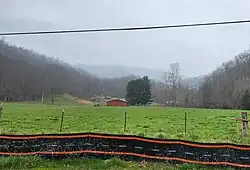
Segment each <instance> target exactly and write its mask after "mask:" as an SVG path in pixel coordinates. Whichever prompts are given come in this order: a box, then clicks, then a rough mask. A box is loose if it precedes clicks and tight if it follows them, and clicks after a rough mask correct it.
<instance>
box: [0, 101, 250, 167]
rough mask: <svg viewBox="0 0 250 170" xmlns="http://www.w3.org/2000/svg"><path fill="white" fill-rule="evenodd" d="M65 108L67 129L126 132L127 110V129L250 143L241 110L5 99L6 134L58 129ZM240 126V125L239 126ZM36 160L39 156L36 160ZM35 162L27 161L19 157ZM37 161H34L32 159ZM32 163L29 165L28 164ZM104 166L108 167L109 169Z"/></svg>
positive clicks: (116, 163) (5, 162) (5, 161)
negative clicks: (97, 105)
mask: <svg viewBox="0 0 250 170" xmlns="http://www.w3.org/2000/svg"><path fill="white" fill-rule="evenodd" d="M62 107H63V108H65V110H66V112H65V117H64V120H65V121H64V125H63V133H72V132H103V133H121V134H122V133H123V122H124V114H123V113H124V112H125V111H126V112H127V113H128V124H127V129H128V131H127V132H126V134H135V135H141V136H149V137H152V136H153V137H160V138H175V139H187V140H192V141H200V142H230V143H239V144H250V139H248V138H241V137H240V134H239V128H240V126H238V127H237V123H236V122H235V121H232V120H231V117H239V116H240V111H233V110H205V109H181V108H160V107H151V108H143V107H139V108H132V107H128V108H115V107H114V108H112V107H100V108H93V107H83V106H79V105H78V106H74V105H73V103H71V104H67V105H62V106H61V107H59V106H58V105H55V106H51V105H40V104H25V103H22V104H17V103H16V104H14V103H13V104H5V105H4V112H3V115H2V118H1V120H0V127H1V129H0V130H1V132H2V133H7V134H34V133H59V126H60V118H61V108H62ZM185 111H187V112H188V121H187V130H188V134H187V135H184V134H183V131H184V128H183V125H184V112H185ZM237 128H238V129H237ZM33 159H36V161H34V160H33ZM23 161H26V162H30V163H26V165H24V164H21V163H20V162H23ZM0 162H1V165H0V168H13V169H22V168H24V169H25V168H28V167H30V168H31V167H48V168H56V167H57V168H63V169H103V168H102V166H104V167H106V169H140V168H141V166H145V168H146V169H200V167H197V166H190V165H182V166H170V165H167V164H164V165H163V164H159V163H157V164H143V163H140V164H137V163H133V162H123V161H120V160H116V159H114V160H108V161H101V160H64V161H60V162H57V161H45V160H41V159H38V158H33V157H31V158H2V160H0ZM32 162H35V163H32ZM26 166H27V167H26ZM104 169H105V168H104Z"/></svg>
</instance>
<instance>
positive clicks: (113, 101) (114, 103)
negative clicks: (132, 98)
mask: <svg viewBox="0 0 250 170" xmlns="http://www.w3.org/2000/svg"><path fill="white" fill-rule="evenodd" d="M107 106H128V102H127V101H126V100H124V99H111V100H108V101H107Z"/></svg>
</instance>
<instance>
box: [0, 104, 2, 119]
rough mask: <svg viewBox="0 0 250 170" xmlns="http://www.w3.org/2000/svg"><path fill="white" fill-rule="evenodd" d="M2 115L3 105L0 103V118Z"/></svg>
mask: <svg viewBox="0 0 250 170" xmlns="http://www.w3.org/2000/svg"><path fill="white" fill-rule="evenodd" d="M2 113H3V103H0V118H1V116H2Z"/></svg>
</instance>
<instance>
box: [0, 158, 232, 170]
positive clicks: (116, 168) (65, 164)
mask: <svg viewBox="0 0 250 170" xmlns="http://www.w3.org/2000/svg"><path fill="white" fill-rule="evenodd" d="M0 169H9V170H16V169H20V170H21V169H34V170H52V169H66V170H67V169H74V170H75V169H76V170H80V169H84V170H139V169H145V170H211V169H214V170H215V169H217V168H208V167H204V166H200V165H188V164H183V165H170V164H167V163H150V162H144V161H142V162H125V161H122V160H120V159H116V158H114V159H109V160H98V159H65V160H53V161H50V160H46V159H42V158H40V157H8V158H0ZM223 170H231V168H223Z"/></svg>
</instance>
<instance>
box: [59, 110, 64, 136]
mask: <svg viewBox="0 0 250 170" xmlns="http://www.w3.org/2000/svg"><path fill="white" fill-rule="evenodd" d="M63 117H64V109H63V110H62V117H61V125H60V133H61V132H62V126H63Z"/></svg>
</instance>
